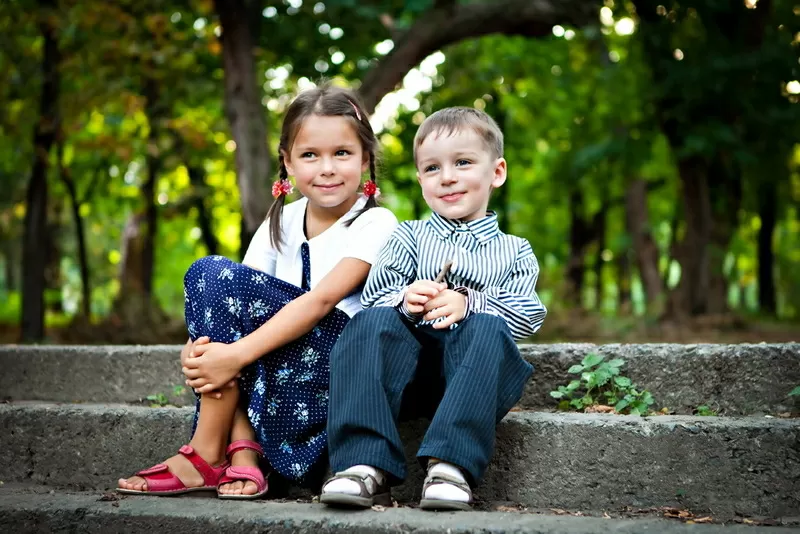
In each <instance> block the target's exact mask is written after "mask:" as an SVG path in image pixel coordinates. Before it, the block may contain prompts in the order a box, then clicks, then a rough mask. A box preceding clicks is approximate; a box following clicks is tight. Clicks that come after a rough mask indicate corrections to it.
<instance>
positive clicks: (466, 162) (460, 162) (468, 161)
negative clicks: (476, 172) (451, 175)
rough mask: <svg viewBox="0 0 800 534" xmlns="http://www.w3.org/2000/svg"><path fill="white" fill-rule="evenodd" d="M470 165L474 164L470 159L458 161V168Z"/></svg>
mask: <svg viewBox="0 0 800 534" xmlns="http://www.w3.org/2000/svg"><path fill="white" fill-rule="evenodd" d="M470 163H472V162H471V161H470V160H468V159H460V160H458V161H456V167H462V166H464V165H469V164H470Z"/></svg>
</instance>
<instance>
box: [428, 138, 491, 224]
mask: <svg viewBox="0 0 800 534" xmlns="http://www.w3.org/2000/svg"><path fill="white" fill-rule="evenodd" d="M417 177H418V179H419V183H420V185H421V186H422V196H423V197H424V198H425V202H427V203H428V206H430V208H431V209H432V210H433V211H435V212H436V213H438V214H439V215H441V216H442V217H445V218H446V219H452V220H462V221H474V220H476V219H480V218H483V217H485V216H486V209H487V207H488V205H489V195H490V194H491V191H492V189H494V188H495V187H500V186H501V185H503V183H504V182H505V181H506V161H505V159H503V158H496V159H495V158H493V157H492V155H491V153H490V151H489V150H488V149H487V147H486V145H485V143H484V141H483V139H481V137H480V136H479V135H478V134H477V133H476V132H475V131H473V130H471V129H462V130H459V131H456V132H453V133H452V134H450V135H448V134H447V133H446V132H435V133H433V134H431V135H429V136H428V137H427V138H426V139H425V140H424V141H423V142H422V144H420V145H419V147H418V148H417Z"/></svg>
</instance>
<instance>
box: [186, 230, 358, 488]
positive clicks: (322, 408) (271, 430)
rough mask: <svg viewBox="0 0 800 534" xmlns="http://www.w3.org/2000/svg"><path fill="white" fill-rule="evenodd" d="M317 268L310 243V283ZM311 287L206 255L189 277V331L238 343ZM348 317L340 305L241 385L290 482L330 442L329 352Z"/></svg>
mask: <svg viewBox="0 0 800 534" xmlns="http://www.w3.org/2000/svg"><path fill="white" fill-rule="evenodd" d="M310 267H311V265H310V258H309V253H308V247H307V246H306V247H305V248H304V249H303V271H304V273H303V281H304V284H303V285H304V286H305V285H306V284H307V283H308V282H307V281H308V280H309V279H310ZM306 291H307V290H306V289H302V288H299V287H297V286H295V285H292V284H289V283H287V282H284V281H283V280H280V279H278V278H275V277H273V276H270V275H268V274H266V273H263V272H261V271H258V270H256V269H253V268H251V267H248V266H246V265H242V264H239V263H234V262H232V261H231V260H229V259H227V258H225V257H222V256H209V257H206V258H201V259H200V260H197V261H196V262H195V263H194V264H192V266H191V267H190V268H189V270H188V271H187V273H186V276H185V278H184V296H185V312H186V325H187V327H188V330H189V335H190V337H191V338H192V339H197V338H198V337H201V336H209V337H210V338H211V340H212V341H218V342H222V343H232V342H234V341H236V340H237V339H239V338H241V337H243V336H246V335H248V334H250V333H251V332H253V331H254V330H256V329H257V328H258V327H260V326H261V325H262V324H264V323H265V322H266V321H267V320H269V319H270V318H271V317H272V316H273V315H275V313H276V312H277V311H278V310H280V309H281V308H282V307H283V306H285V305H286V304H287V303H289V302H290V301H292V300H294V299H295V298H297V297H299V296H300V295H303V294H304V293H306ZM348 321H349V317H348V316H347V314H346V313H344V312H343V311H341V310H339V309H334V310H333V311H332V312H331V313H329V314H328V315H327V316H325V317H324V318H323V320H322V321H320V322H319V323H318V324H317V326H316V327H314V329H313V330H312V331H311V332H309V333H308V334H306V335H304V336H302V337H301V338H299V339H297V340H295V341H294V342H292V343H289V344H288V345H285V346H283V347H281V348H280V349H278V350H277V351H274V352H271V353H270V354H267V355H266V356H264V357H263V358H261V359H260V360H258V361H256V362H254V363H253V364H251V365H249V366H247V367H245V368H244V369H243V370H242V377H241V378H240V379H239V388H240V390H241V392H242V396H243V402H244V406H245V407H246V409H247V417H248V419H249V420H250V424H251V425H252V426H253V429H254V430H255V433H256V438H257V440H258V442H259V443H260V444H261V446H262V447H263V448H264V453H265V457H266V459H267V460H268V461H269V463H270V465H271V466H272V468H273V469H274V470H275V471H277V472H278V473H280V474H281V475H282V476H284V477H286V478H288V479H290V480H294V481H302V479H303V478H304V476H305V475H306V473H308V471H309V470H310V469H311V468H312V467H314V466H315V464H316V463H317V462H318V461H319V460H320V458H321V457H322V455H323V453H324V451H325V448H326V447H327V439H328V436H327V432H326V430H325V427H326V421H327V416H328V382H329V374H330V369H329V365H328V362H329V355H330V352H331V349H332V348H333V345H334V343H335V342H336V340H337V339H338V337H339V335H340V334H341V332H342V330H343V329H344V326H345V324H347V322H348ZM197 408H198V409H199V401H198V406H197ZM197 414H198V411H195V424H194V427H196V424H197ZM192 432H194V428H193V429H192Z"/></svg>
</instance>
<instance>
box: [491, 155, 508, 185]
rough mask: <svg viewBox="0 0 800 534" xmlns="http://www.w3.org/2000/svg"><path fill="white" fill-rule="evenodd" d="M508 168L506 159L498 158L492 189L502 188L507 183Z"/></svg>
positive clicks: (495, 163)
mask: <svg viewBox="0 0 800 534" xmlns="http://www.w3.org/2000/svg"><path fill="white" fill-rule="evenodd" d="M507 172H508V167H507V165H506V159H505V158H497V159H496V160H495V162H494V173H493V174H492V187H493V188H496V187H500V186H501V185H503V184H504V183H506V174H507Z"/></svg>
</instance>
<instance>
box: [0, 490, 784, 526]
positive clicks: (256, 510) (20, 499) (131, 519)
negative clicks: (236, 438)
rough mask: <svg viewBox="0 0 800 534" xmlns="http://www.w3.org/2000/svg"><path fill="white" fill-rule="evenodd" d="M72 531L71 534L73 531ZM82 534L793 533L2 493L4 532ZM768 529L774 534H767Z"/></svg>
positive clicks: (535, 516)
mask: <svg viewBox="0 0 800 534" xmlns="http://www.w3.org/2000/svg"><path fill="white" fill-rule="evenodd" d="M70 527H71V528H70ZM76 528H79V529H80V532H82V533H85V534H93V533H98V534H99V533H102V534H106V533H109V532H125V533H126V534H136V533H143V534H151V533H152V532H170V533H171V534H183V533H187V534H189V533H195V532H202V531H209V532H223V531H224V532H226V533H228V534H238V533H250V532H256V531H258V532H270V533H271V534H284V533H285V534H288V533H297V532H321V533H326V534H339V533H342V534H344V533H347V534H351V533H352V534H366V533H373V532H375V533H398V532H414V533H415V534H423V533H433V532H447V533H448V534H473V533H485V532H503V533H506V534H513V533H522V532H525V533H531V534H537V533H538V534H555V533H569V534H581V533H598V534H603V533H611V532H614V533H631V534H633V533H642V532H658V533H665V534H679V533H685V532H700V533H703V534H714V533H725V534H733V533H745V532H746V533H748V534H755V533H760V532H765V533H766V532H775V533H778V532H791V531H793V529H791V528H788V527H786V528H785V527H775V526H772V527H764V526H747V525H743V524H729V525H723V524H686V523H683V522H679V521H674V520H672V521H670V520H666V519H661V518H656V517H645V518H638V519H624V518H603V517H574V516H571V515H552V514H539V513H525V512H509V511H472V512H447V513H434V512H425V511H422V510H419V509H413V508H407V507H401V508H388V509H385V510H383V511H377V510H364V511H349V510H337V509H331V508H328V507H325V506H323V505H320V504H310V503H296V502H270V501H258V502H230V501H227V502H226V501H220V500H218V499H215V498H203V499H202V500H201V498H199V497H198V498H192V500H191V501H187V499H186V498H171V499H159V498H152V497H150V498H148V497H124V498H119V499H118V498H117V497H116V496H114V495H110V494H107V495H105V496H102V497H101V496H100V495H99V494H98V493H97V492H66V491H53V490H49V489H48V488H41V487H13V486H10V487H0V531H3V532H14V533H15V534H23V533H39V532H43V531H48V532H49V531H59V532H60V531H63V530H69V531H73V530H74V529H76ZM767 528H769V531H767Z"/></svg>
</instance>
